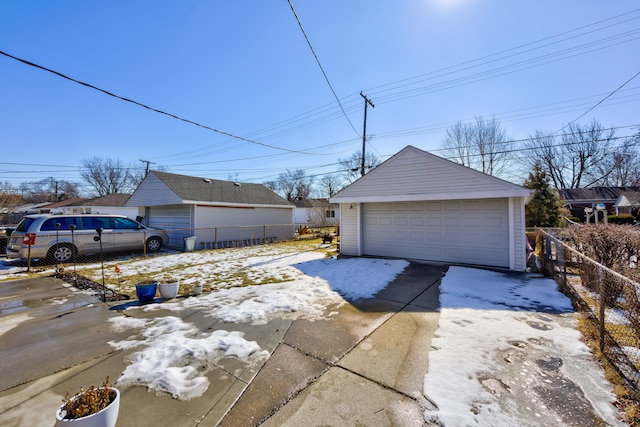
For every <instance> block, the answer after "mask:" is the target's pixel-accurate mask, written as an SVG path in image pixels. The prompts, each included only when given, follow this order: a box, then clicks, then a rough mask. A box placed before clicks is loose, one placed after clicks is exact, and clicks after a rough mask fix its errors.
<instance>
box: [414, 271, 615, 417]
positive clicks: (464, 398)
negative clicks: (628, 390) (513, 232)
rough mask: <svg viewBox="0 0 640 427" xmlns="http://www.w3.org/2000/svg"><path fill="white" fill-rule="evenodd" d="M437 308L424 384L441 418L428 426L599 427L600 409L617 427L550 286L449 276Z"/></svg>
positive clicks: (602, 384) (504, 277) (600, 378)
mask: <svg viewBox="0 0 640 427" xmlns="http://www.w3.org/2000/svg"><path fill="white" fill-rule="evenodd" d="M440 304H441V314H440V320H439V324H438V330H437V332H436V336H435V337H434V339H433V340H432V343H431V344H432V347H433V350H432V351H431V352H430V353H429V371H428V372H427V375H426V376H425V378H424V394H425V396H427V397H428V398H429V399H430V400H431V401H432V402H433V403H434V404H435V405H436V406H437V409H436V410H433V411H431V410H427V411H425V420H426V421H427V422H430V423H433V424H438V425H446V426H450V425H451V426H458V425H459V426H462V425H491V426H512V425H520V426H537V425H545V424H546V425H548V424H551V425H593V420H592V419H590V418H589V416H590V411H592V409H591V407H593V408H595V412H596V414H597V416H599V417H601V418H602V419H603V420H605V423H606V424H607V425H617V424H618V421H617V419H618V417H619V414H618V413H617V410H616V409H615V408H614V406H613V405H612V404H611V402H613V401H615V396H614V395H613V394H612V393H611V392H610V390H611V386H610V385H609V383H607V382H606V380H605V379H604V374H603V372H602V370H601V368H600V367H599V366H598V365H597V364H596V363H595V362H594V361H593V359H592V357H591V354H590V353H589V350H588V348H587V347H586V346H585V344H583V343H582V342H581V341H580V338H581V337H580V333H579V332H578V331H577V330H576V329H575V326H576V319H575V313H574V312H573V310H572V308H571V304H570V301H569V299H568V298H567V297H565V296H564V295H563V294H561V293H560V292H559V291H558V290H557V285H556V283H555V282H554V281H553V280H551V279H542V278H532V279H528V280H524V279H523V278H522V277H515V276H511V275H508V274H503V273H497V272H492V271H485V270H479V269H471V268H462V267H451V268H450V269H449V271H448V272H447V274H446V275H445V277H444V278H443V280H442V283H441V297H440ZM580 389H581V390H580ZM573 392H575V393H573ZM583 392H584V394H583ZM565 417H571V420H568V419H566V418H565ZM580 417H585V418H584V419H583V420H581V418H580Z"/></svg>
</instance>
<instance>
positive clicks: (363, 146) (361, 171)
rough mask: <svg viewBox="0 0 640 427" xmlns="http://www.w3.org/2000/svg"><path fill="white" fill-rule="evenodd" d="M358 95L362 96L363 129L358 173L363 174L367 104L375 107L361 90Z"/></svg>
mask: <svg viewBox="0 0 640 427" xmlns="http://www.w3.org/2000/svg"><path fill="white" fill-rule="evenodd" d="M360 96H361V97H363V98H364V129H363V130H362V162H361V166H360V175H361V176H364V151H365V145H366V142H367V105H371V108H376V106H375V105H373V102H371V100H370V99H369V98H367V97H366V96H365V95H363V94H362V92H360Z"/></svg>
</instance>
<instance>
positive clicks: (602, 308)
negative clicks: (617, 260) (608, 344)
mask: <svg viewBox="0 0 640 427" xmlns="http://www.w3.org/2000/svg"><path fill="white" fill-rule="evenodd" d="M598 280H599V281H600V283H599V285H600V286H598V287H599V288H600V307H598V317H599V318H598V327H599V328H600V351H603V350H604V313H605V308H606V307H605V301H606V298H605V291H606V289H605V285H604V280H603V279H602V269H601V268H598Z"/></svg>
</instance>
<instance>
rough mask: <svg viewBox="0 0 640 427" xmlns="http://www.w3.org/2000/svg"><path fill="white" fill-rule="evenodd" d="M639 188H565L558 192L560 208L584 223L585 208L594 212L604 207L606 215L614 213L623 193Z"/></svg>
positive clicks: (636, 190) (635, 190)
mask: <svg viewBox="0 0 640 427" xmlns="http://www.w3.org/2000/svg"><path fill="white" fill-rule="evenodd" d="M638 191H640V187H591V188H566V189H562V190H559V195H560V200H562V206H563V207H566V208H567V209H569V210H570V211H571V215H573V216H575V217H577V218H580V220H581V221H585V219H586V215H585V208H587V209H593V210H595V208H596V206H598V205H604V210H605V211H606V213H607V214H609V215H612V214H615V213H616V203H617V202H618V199H619V197H620V196H621V195H622V194H623V193H627V192H632V193H633V192H638Z"/></svg>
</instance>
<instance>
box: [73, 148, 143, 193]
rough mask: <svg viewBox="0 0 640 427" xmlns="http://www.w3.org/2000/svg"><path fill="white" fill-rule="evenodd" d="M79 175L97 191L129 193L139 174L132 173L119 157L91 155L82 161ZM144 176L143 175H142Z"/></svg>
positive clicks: (134, 185)
mask: <svg viewBox="0 0 640 427" xmlns="http://www.w3.org/2000/svg"><path fill="white" fill-rule="evenodd" d="M82 166H83V170H81V171H80V176H82V178H84V180H85V181H86V182H87V183H88V184H89V185H90V186H91V187H92V188H93V189H94V190H95V191H96V193H98V195H99V196H106V195H107V194H114V193H125V194H126V193H131V192H133V190H135V188H136V187H137V186H138V184H139V182H137V179H139V178H140V177H139V176H135V174H134V173H132V171H131V168H130V167H126V166H125V165H124V164H123V163H122V161H121V160H119V159H109V158H101V157H92V158H90V159H85V160H83V161H82ZM143 178H144V177H143Z"/></svg>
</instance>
